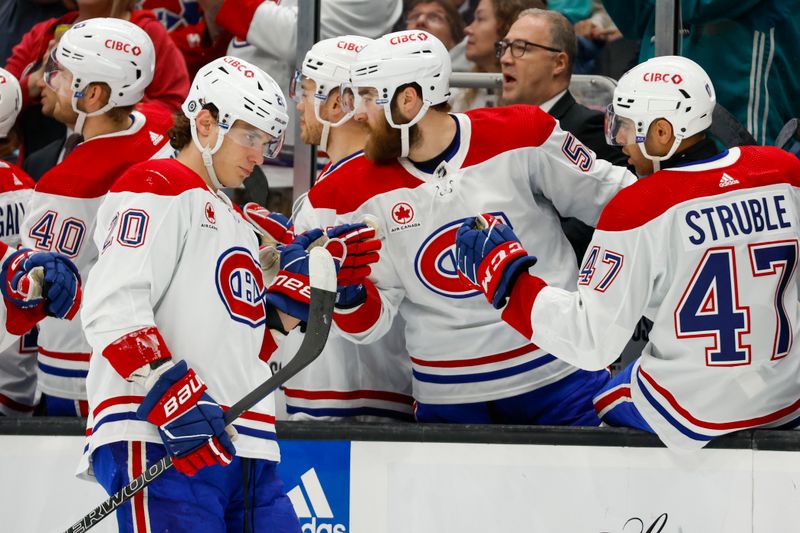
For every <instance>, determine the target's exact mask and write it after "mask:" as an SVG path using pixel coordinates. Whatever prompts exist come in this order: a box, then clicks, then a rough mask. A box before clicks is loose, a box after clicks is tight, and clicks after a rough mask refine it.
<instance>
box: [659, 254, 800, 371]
mask: <svg viewBox="0 0 800 533" xmlns="http://www.w3.org/2000/svg"><path fill="white" fill-rule="evenodd" d="M797 248H798V243H797V240H787V241H775V242H767V243H758V244H751V245H750V246H748V255H749V259H750V272H748V273H747V274H748V275H752V276H753V278H758V277H762V276H772V277H774V278H775V285H776V287H775V291H774V293H773V294H769V295H766V294H758V293H756V291H752V292H745V293H744V294H740V290H739V288H740V286H743V287H753V284H752V283H744V284H742V285H740V280H739V278H738V275H737V272H736V253H735V252H736V251H735V249H734V248H733V247H721V248H712V249H710V250H708V251H706V253H705V255H704V256H703V258H702V259H701V260H700V263H699V264H698V266H697V269H696V270H695V273H694V276H693V277H692V280H691V281H690V282H689V285H688V287H687V288H686V290H685V291H684V293H683V297H682V298H681V300H680V303H678V307H677V308H676V309H675V332H676V335H677V336H678V338H696V337H711V338H712V339H713V343H712V345H711V346H709V347H707V348H706V364H707V365H708V366H738V365H747V364H750V363H751V357H752V356H751V351H752V347H751V345H750V344H747V343H746V342H745V338H744V337H745V336H746V335H748V334H749V333H750V307H749V306H747V305H746V303H747V298H750V299H753V300H758V301H759V302H761V303H763V301H764V299H765V298H770V299H773V303H774V309H775V322H776V324H775V337H774V341H773V345H772V357H771V358H772V359H773V360H774V359H780V358H782V357H785V356H786V354H788V353H789V350H790V348H791V346H792V340H793V339H792V324H791V322H790V321H789V317H788V314H787V312H786V307H785V305H784V295H785V293H786V288H787V287H788V286H789V285H790V282H791V280H792V278H793V277H794V273H795V266H796V265H797ZM742 296H744V298H742Z"/></svg>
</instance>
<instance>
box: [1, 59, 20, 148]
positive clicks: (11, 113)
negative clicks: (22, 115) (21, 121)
mask: <svg viewBox="0 0 800 533" xmlns="http://www.w3.org/2000/svg"><path fill="white" fill-rule="evenodd" d="M20 109H22V91H21V90H20V87H19V82H18V81H17V78H15V77H14V75H13V74H11V73H10V72H9V71H7V70H5V69H2V68H0V139H3V138H5V137H7V136H8V132H10V131H11V128H12V127H13V126H14V122H16V121H17V115H19V111H20Z"/></svg>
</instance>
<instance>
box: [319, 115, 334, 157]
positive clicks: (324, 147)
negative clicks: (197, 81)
mask: <svg viewBox="0 0 800 533" xmlns="http://www.w3.org/2000/svg"><path fill="white" fill-rule="evenodd" d="M330 133H331V123H330V122H328V121H327V120H325V121H322V135H321V136H320V140H319V149H320V150H321V151H323V152H325V153H327V152H328V135H330Z"/></svg>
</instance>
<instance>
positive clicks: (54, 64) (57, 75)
mask: <svg viewBox="0 0 800 533" xmlns="http://www.w3.org/2000/svg"><path fill="white" fill-rule="evenodd" d="M44 83H45V85H47V86H48V87H50V89H52V90H53V91H55V92H57V93H59V92H60V93H62V94H67V93H68V91H69V89H70V85H71V84H72V73H71V72H70V71H69V70H67V69H65V68H64V67H63V66H62V65H61V63H59V62H58V59H57V58H56V50H55V48H54V49H53V51H52V52H50V55H49V56H48V57H47V63H45V66H44Z"/></svg>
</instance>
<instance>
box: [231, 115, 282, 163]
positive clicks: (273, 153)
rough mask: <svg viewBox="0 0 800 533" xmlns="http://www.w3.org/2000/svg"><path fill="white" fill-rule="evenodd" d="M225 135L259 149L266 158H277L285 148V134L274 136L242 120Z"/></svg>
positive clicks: (249, 147) (240, 144)
mask: <svg viewBox="0 0 800 533" xmlns="http://www.w3.org/2000/svg"><path fill="white" fill-rule="evenodd" d="M225 137H226V138H228V139H230V140H231V141H233V142H234V143H236V144H238V145H239V146H241V147H243V148H247V149H249V150H258V151H259V152H260V153H261V155H262V157H264V158H266V159H275V158H276V157H278V154H279V153H280V151H281V148H283V138H284V135H283V134H281V135H280V136H279V137H273V136H272V135H269V134H268V133H264V132H263V131H262V130H260V129H258V128H256V127H255V126H251V125H250V124H248V123H247V122H244V121H241V120H237V121H236V123H235V124H234V125H233V127H232V128H231V129H229V130H228V133H226V134H225Z"/></svg>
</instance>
